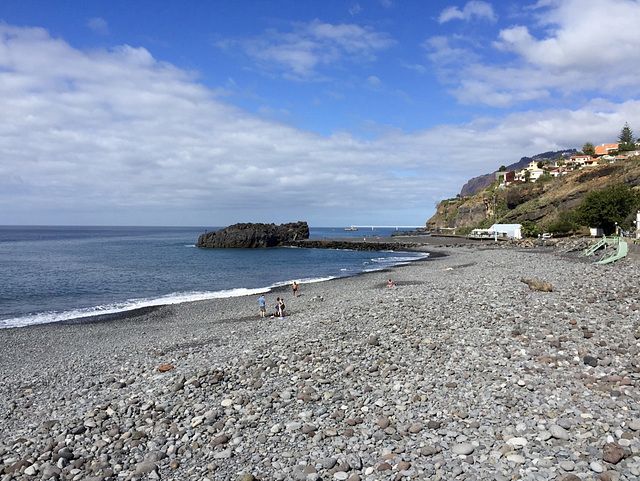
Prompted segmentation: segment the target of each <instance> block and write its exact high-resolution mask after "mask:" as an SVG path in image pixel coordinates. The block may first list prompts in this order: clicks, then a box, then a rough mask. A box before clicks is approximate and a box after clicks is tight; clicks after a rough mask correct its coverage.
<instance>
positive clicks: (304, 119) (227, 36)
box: [0, 0, 640, 227]
mask: <svg viewBox="0 0 640 481" xmlns="http://www.w3.org/2000/svg"><path fill="white" fill-rule="evenodd" d="M638 24H640V2H638V1H631V0H540V1H495V2H488V1H478V0H472V1H429V2H426V1H418V0H415V1H400V0H368V1H364V0H348V1H332V0H328V1H323V2H319V1H318V2H316V1H304V2H303V1H298V0H291V1H284V0H282V1H280V0H274V1H268V0H262V1H233V2H232V1H215V0H212V1H209V2H201V1H195V0H194V1H188V0H186V1H162V2H160V1H153V2H152V1H134V2H132V1H120V0H109V1H90V2H69V1H57V0H47V1H45V0H42V1H35V0H34V1H28V0H26V1H25V0H19V1H18V0H3V1H2V2H1V3H0V111H1V112H3V114H2V115H1V116H0V224H84V225H194V226H205V227H206V226H223V225H228V224H231V223H235V222H276V223H280V222H290V221H297V220H306V221H308V222H309V223H310V224H311V225H312V226H333V225H337V226H339V225H351V224H376V225H398V224H400V225H421V224H424V222H425V221H426V220H427V219H428V218H429V217H430V216H431V215H432V214H433V213H434V212H435V205H436V203H437V202H438V201H439V200H441V199H444V198H448V197H453V196H455V195H456V194H457V193H458V192H459V191H460V188H461V187H462V185H463V184H464V182H465V181H466V180H468V179H469V178H470V177H472V176H475V175H479V174H483V173H487V172H491V171H493V170H496V169H497V168H498V167H499V166H500V165H503V164H504V165H506V164H509V163H512V162H515V161H517V160H519V159H520V158H521V157H522V156H531V155H535V154H537V153H540V152H544V151H548V150H556V149H565V148H577V149H580V148H581V147H582V145H583V144H584V143H585V142H592V143H594V144H598V143H604V142H612V141H615V140H616V138H617V136H618V135H619V133H620V130H621V128H622V126H623V125H624V123H625V122H628V123H629V125H630V126H631V128H632V129H634V132H635V133H636V134H640V130H638V131H637V132H636V130H635V129H640V121H639V120H638V119H639V117H640V115H639V114H640V102H639V100H638V95H639V89H640V83H638V82H637V78H638V77H639V74H640V72H639V70H640V58H639V57H640V33H639V31H638V29H637V25H638Z"/></svg>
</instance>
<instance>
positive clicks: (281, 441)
mask: <svg viewBox="0 0 640 481" xmlns="http://www.w3.org/2000/svg"><path fill="white" fill-rule="evenodd" d="M430 249H433V250H434V251H436V252H438V253H440V254H447V255H446V256H445V255H443V256H440V257H434V258H432V259H431V260H427V261H425V262H415V263H412V264H410V265H407V266H401V267H396V268H393V269H390V270H389V271H386V272H373V273H368V274H364V275H360V276H356V277H352V278H343V279H336V280H333V281H330V282H321V283H315V284H306V285H304V284H303V285H302V286H301V287H300V296H299V297H296V298H293V297H292V295H291V292H290V291H289V289H288V288H282V289H280V290H276V291H273V292H270V293H268V294H267V297H268V303H269V305H271V301H273V300H274V299H275V297H276V296H280V297H282V296H284V297H285V299H286V304H287V311H288V315H287V316H286V317H285V318H284V319H277V318H275V319H271V318H267V319H259V318H258V305H257V299H256V298H255V297H254V296H252V297H243V298H234V299H217V300H211V301H202V302H195V303H188V304H180V305H175V306H165V307H161V308H158V309H155V310H153V311H151V312H146V313H144V314H142V315H139V316H132V317H129V318H122V319H115V320H111V321H108V322H94V323H88V324H75V325H64V326H60V325H48V326H33V327H29V328H23V329H5V330H2V331H0V342H1V343H2V346H3V349H2V353H1V354H0V369H1V370H2V372H3V377H2V379H0V413H1V416H2V417H1V418H0V428H1V432H2V437H1V438H0V479H2V480H3V481H9V480H13V479H47V480H49V479H88V480H98V479H123V480H127V479H131V480H132V479H172V480H206V479H209V480H243V481H249V480H252V479H263V480H351V481H357V480H369V481H374V480H402V479H429V480H452V479H465V480H489V479H491V480H498V481H501V480H504V481H506V480H512V479H523V480H536V481H538V480H552V479H553V480H564V481H571V480H573V481H575V480H603V481H604V480H607V479H609V480H632V479H633V480H635V479H639V477H640V437H639V434H638V433H640V390H639V388H638V383H639V382H640V362H639V360H638V355H637V353H638V351H639V350H640V349H639V346H638V338H640V299H639V296H638V290H637V286H638V285H640V274H639V272H638V269H637V264H634V263H632V262H630V261H623V262H620V263H619V264H616V265H608V266H594V265H592V264H590V263H588V262H585V261H582V260H579V259H577V258H573V257H566V256H560V255H557V254H556V253H555V252H554V251H553V250H550V249H548V250H544V252H540V251H538V250H536V251H533V250H523V249H516V248H484V247H479V246H477V245H474V246H466V247H458V248H455V249H444V248H441V247H435V246H434V247H430ZM389 278H392V279H393V281H394V283H396V284H397V287H393V288H388V287H386V283H387V280H388V279H389ZM522 278H527V279H540V280H543V281H546V282H549V283H551V284H552V285H553V290H552V291H551V292H541V291H535V290H531V289H529V288H528V287H527V285H526V284H524V283H522V282H521V279H522Z"/></svg>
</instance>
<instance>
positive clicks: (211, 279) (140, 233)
mask: <svg viewBox="0 0 640 481" xmlns="http://www.w3.org/2000/svg"><path fill="white" fill-rule="evenodd" d="M205 230H207V229H205V228H200V227H60V226H55V227H54V226H51V227H49V226H47V227H43V226H33V227H29V226H19V227H13V226H0V272H1V273H2V274H1V276H0V328H9V327H20V326H27V325H31V324H42V323H48V322H58V321H64V320H69V319H76V318H82V317H88V316H95V315H100V314H111V313H117V312H123V311H128V310H132V309H137V308H140V307H147V306H155V305H161V304H175V303H179V302H186V301H194V300H202V299H210V298H216V297H233V296H242V295H247V294H258V293H261V292H268V291H269V289H271V288H273V287H277V286H281V285H286V284H290V283H291V282H292V281H294V280H296V281H298V282H302V283H305V282H307V283H308V282H319V281H323V280H328V279H332V278H336V277H343V276H350V275H355V274H358V273H361V272H364V271H369V270H377V269H383V268H385V267H388V266H391V265H397V264H403V263H407V262H410V261H412V260H415V259H418V258H421V257H424V256H425V254H419V253H402V252H359V251H346V250H325V249H296V248H272V249H199V248H197V247H195V246H194V244H195V242H196V241H197V239H198V236H199V235H200V234H202V233H203V232H205ZM208 230H215V228H213V229H212V228H208ZM391 232H392V231H391V230H390V229H376V230H375V231H371V230H362V229H361V230H360V231H357V232H345V231H344V229H342V228H311V237H312V238H323V237H363V236H365V235H366V236H372V235H376V236H380V237H388V236H389V235H390V234H391Z"/></svg>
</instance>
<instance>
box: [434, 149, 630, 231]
mask: <svg viewBox="0 0 640 481" xmlns="http://www.w3.org/2000/svg"><path fill="white" fill-rule="evenodd" d="M619 185H624V186H626V187H628V188H631V189H633V190H634V191H636V192H638V193H640V161H639V160H638V159H637V158H634V159H632V160H626V161H620V162H615V163H610V164H604V165H597V166H593V167H588V168H584V169H582V170H575V171H571V172H568V173H567V174H566V175H563V176H562V177H558V178H551V179H544V181H538V182H527V183H513V184H511V185H509V186H508V187H506V188H505V187H502V188H501V187H499V184H498V182H497V181H496V182H494V183H493V184H491V185H490V186H489V187H487V188H485V189H483V190H481V191H479V192H477V193H476V194H475V195H472V196H468V197H462V196H458V197H456V198H453V199H447V200H443V201H442V202H440V203H439V204H438V207H437V211H436V213H435V214H434V216H433V217H431V219H429V220H428V221H427V224H426V227H427V228H428V229H431V230H434V229H446V230H449V231H450V232H451V229H455V233H456V234H466V233H468V232H469V231H470V230H471V229H473V228H487V227H489V226H491V224H494V223H503V224H512V223H520V224H522V223H526V222H528V223H531V224H534V225H535V226H537V228H538V229H539V230H540V231H549V230H550V229H549V228H550V227H551V226H553V225H554V224H555V223H558V222H559V221H562V220H564V219H567V218H568V217H570V216H571V214H573V213H575V211H576V209H577V208H578V207H579V206H580V205H581V204H582V202H583V200H584V199H585V197H586V196H587V195H588V194H589V193H590V192H595V191H600V190H604V189H607V188H611V187H615V186H619ZM631 215H632V214H630V218H629V219H628V224H631V221H632V219H631ZM577 227H579V226H577ZM582 227H584V228H586V226H582Z"/></svg>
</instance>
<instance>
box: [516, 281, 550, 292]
mask: <svg viewBox="0 0 640 481" xmlns="http://www.w3.org/2000/svg"><path fill="white" fill-rule="evenodd" d="M520 280H521V281H522V282H524V283H525V284H526V285H528V286H529V289H531V290H532V291H542V292H551V291H552V290H553V286H552V285H551V283H550V282H546V281H539V280H538V279H520Z"/></svg>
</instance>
